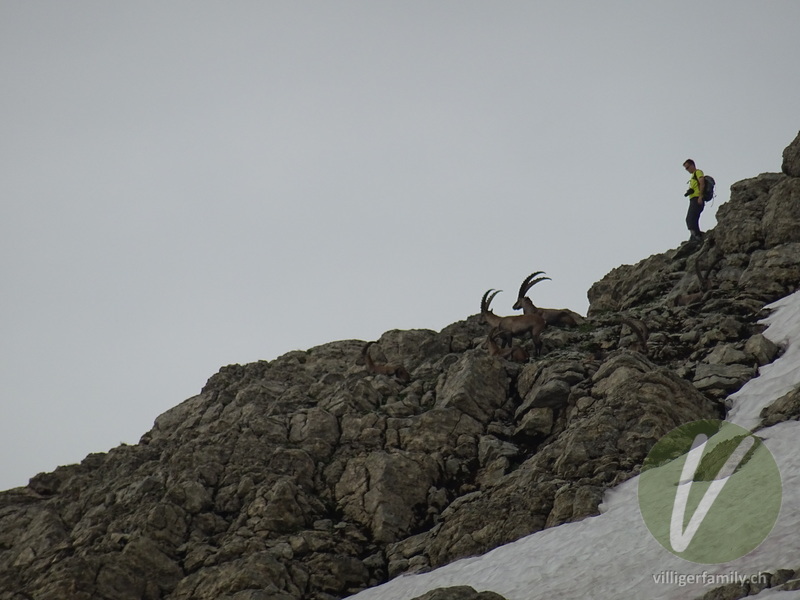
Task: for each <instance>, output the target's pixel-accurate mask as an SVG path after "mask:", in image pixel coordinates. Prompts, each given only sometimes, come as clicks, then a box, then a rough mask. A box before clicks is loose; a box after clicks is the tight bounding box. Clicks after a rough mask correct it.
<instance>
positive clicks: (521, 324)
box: [481, 284, 547, 356]
mask: <svg viewBox="0 0 800 600" xmlns="http://www.w3.org/2000/svg"><path fill="white" fill-rule="evenodd" d="M531 285H533V284H531ZM501 291H502V290H493V289H492V290H487V291H486V293H485V294H484V295H483V298H481V316H482V317H483V320H484V321H486V322H487V323H488V324H489V325H490V326H491V327H493V328H497V331H498V333H499V334H501V335H503V336H505V337H506V338H507V339H509V341H510V339H511V337H512V336H515V335H524V334H526V333H529V334H530V336H531V338H532V339H533V345H534V348H535V349H536V356H539V355H540V354H541V352H542V340H541V334H542V331H544V328H545V327H547V323H546V322H545V320H544V317H542V315H541V314H539V312H532V313H524V314H521V315H511V316H509V317H498V316H497V315H496V314H494V313H493V312H492V311H491V310H489V305H490V304H491V303H492V300H493V299H494V297H495V296H496V295H497V294H499V293H500V292H501ZM490 294H491V295H490ZM520 300H521V299H519V298H518V299H517V302H520ZM509 345H510V344H509Z"/></svg>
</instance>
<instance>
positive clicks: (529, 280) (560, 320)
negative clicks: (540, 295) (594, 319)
mask: <svg viewBox="0 0 800 600" xmlns="http://www.w3.org/2000/svg"><path fill="white" fill-rule="evenodd" d="M538 275H544V271H536V273H531V274H530V275H528V276H527V277H526V278H525V280H524V281H523V282H522V285H521V286H519V294H518V295H517V301H516V303H514V306H513V308H514V310H520V309H521V310H522V312H523V313H525V314H532V313H535V312H538V313H539V314H540V315H542V318H543V319H544V320H545V322H546V323H547V324H548V325H578V324H580V322H581V321H583V318H582V317H581V316H580V315H578V314H577V313H574V312H572V311H571V310H567V309H565V308H539V307H538V306H536V305H535V304H534V303H533V301H531V299H530V298H528V297H527V296H526V295H525V294H527V293H528V291H529V290H530V289H531V288H532V287H533V286H534V285H536V284H537V283H539V282H540V281H544V280H545V279H550V278H549V277H539V278H538V279H534V277H537V276H538Z"/></svg>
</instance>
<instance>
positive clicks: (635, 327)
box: [619, 315, 650, 356]
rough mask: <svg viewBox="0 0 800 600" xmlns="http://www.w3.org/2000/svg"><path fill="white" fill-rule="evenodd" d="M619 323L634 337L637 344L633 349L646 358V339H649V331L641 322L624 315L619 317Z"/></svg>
mask: <svg viewBox="0 0 800 600" xmlns="http://www.w3.org/2000/svg"><path fill="white" fill-rule="evenodd" d="M619 320H620V322H621V323H623V324H625V325H627V326H628V327H629V328H630V330H631V331H632V332H633V334H634V335H635V336H636V340H637V344H636V345H635V346H634V347H633V349H638V350H639V352H641V353H642V354H644V355H645V356H647V338H649V337H650V330H649V329H648V328H647V325H645V324H644V323H643V322H642V321H640V320H638V319H634V318H631V317H628V316H625V315H619Z"/></svg>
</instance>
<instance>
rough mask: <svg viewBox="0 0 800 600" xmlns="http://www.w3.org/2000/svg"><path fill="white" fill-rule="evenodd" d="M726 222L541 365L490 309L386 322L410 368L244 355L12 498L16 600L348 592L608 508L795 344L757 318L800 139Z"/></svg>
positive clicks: (552, 347) (622, 296)
mask: <svg viewBox="0 0 800 600" xmlns="http://www.w3.org/2000/svg"><path fill="white" fill-rule="evenodd" d="M717 220H718V225H717V227H716V228H715V230H714V231H713V232H710V233H709V235H708V236H707V239H706V242H705V244H704V246H703V247H702V248H701V249H697V248H691V247H688V246H686V245H684V246H681V247H680V248H678V249H676V250H671V251H668V252H665V253H663V254H659V255H654V256H651V257H649V258H647V259H645V260H642V261H640V262H639V263H637V264H635V265H625V266H621V267H619V268H617V269H615V270H613V271H612V272H611V273H609V274H608V275H607V276H606V277H605V278H603V279H602V280H601V281H599V282H597V283H596V284H595V285H594V286H592V288H591V289H590V290H589V299H590V309H589V314H588V315H587V317H588V318H587V319H586V320H585V322H583V323H581V324H580V325H578V326H572V327H552V326H551V327H549V328H548V329H547V330H546V331H545V333H544V334H543V336H542V339H543V342H544V352H543V354H542V356H541V357H540V358H538V359H533V360H531V361H529V362H527V363H524V364H517V363H512V362H508V361H506V360H503V359H500V358H498V357H496V356H491V355H490V354H489V353H488V352H487V349H486V347H485V341H486V334H487V326H486V325H485V324H484V323H483V321H482V319H481V318H480V316H479V315H475V316H472V317H469V318H467V319H466V320H463V321H460V322H457V323H454V324H453V325H450V326H449V327H446V328H445V329H444V330H442V331H440V332H434V331H428V330H412V331H390V332H387V333H385V334H384V335H383V336H382V337H381V339H380V340H378V343H377V344H375V345H374V346H373V347H372V348H371V349H370V351H371V353H372V356H373V357H374V359H375V361H376V362H377V363H379V364H383V363H386V362H388V363H393V364H395V365H400V364H402V365H403V366H404V367H405V369H406V371H407V372H408V375H409V376H408V377H403V376H402V374H400V375H401V376H392V375H385V374H380V373H373V372H370V371H368V370H367V369H366V368H365V366H364V364H363V362H364V361H363V358H362V349H363V346H364V342H362V341H357V340H347V341H339V342H332V343H329V344H325V345H323V346H319V347H317V348H312V349H310V350H307V351H304V352H300V351H297V352H290V353H288V354H286V355H284V356H281V357H280V358H278V359H276V360H273V361H270V362H258V363H253V364H248V365H231V366H228V367H225V368H223V369H221V370H220V372H219V373H217V374H216V375H214V376H212V377H211V378H210V379H209V381H208V383H207V384H206V385H205V387H204V388H203V390H202V391H201V393H200V394H199V395H197V396H195V397H193V398H190V399H188V400H186V401H185V402H183V403H182V404H180V405H178V406H176V407H175V408H173V409H171V410H170V411H167V412H166V413H164V414H163V415H161V416H159V417H158V418H157V419H156V421H155V424H154V427H153V429H152V430H151V431H149V432H148V433H146V434H145V435H144V436H143V437H142V439H141V441H140V442H139V444H137V445H135V446H120V447H118V448H115V449H113V450H111V451H110V452H108V453H105V454H94V455H90V456H88V457H87V458H86V459H85V460H84V461H83V462H82V463H80V464H78V465H71V466H66V467H60V468H59V469H57V470H56V471H54V472H53V473H43V474H39V475H37V476H35V477H33V478H32V479H31V480H30V483H29V485H28V486H27V487H24V488H18V489H15V490H9V491H6V492H2V493H0V600H11V599H14V600H22V599H23V598H36V599H37V600H50V599H52V600H56V599H58V600H61V599H64V598H70V599H75V600H80V599H90V598H91V599H97V598H103V599H108V600H128V599H130V600H140V599H147V600H151V599H152V600H155V599H169V600H179V599H180V600H183V599H189V598H192V599H198V600H202V599H212V598H213V599H217V598H230V599H236V600H265V599H274V600H290V599H301V598H302V599H319V600H323V599H334V598H341V597H345V596H347V595H349V594H352V593H354V592H355V591H358V590H360V589H363V588H365V587H368V586H372V585H375V584H377V583H380V582H383V581H385V580H386V579H387V578H392V577H395V576H397V575H399V574H402V573H407V572H413V571H419V570H424V569H428V568H431V567H436V566H438V565H442V564H445V563H447V562H450V561H452V560H455V559H457V558H460V557H464V556H468V555H472V554H477V553H482V552H485V551H487V550H489V549H491V548H493V547H496V546H498V545H500V544H503V543H506V542H509V541H512V540H515V539H517V538H519V537H521V536H524V535H527V534H529V533H532V532H535V531H538V530H541V529H543V528H546V527H554V526H557V525H559V524H562V523H565V522H568V521H572V520H577V519H581V518H583V517H586V516H588V515H593V514H596V513H597V506H598V504H599V502H600V500H601V498H602V495H603V492H604V491H605V490H606V489H607V488H609V487H610V486H613V485H615V484H617V483H620V482H622V481H624V480H626V479H628V478H630V477H632V476H633V475H635V474H636V473H637V472H638V469H639V466H640V465H641V463H642V461H643V459H644V457H645V456H646V454H647V452H648V450H649V449H650V447H651V446H652V445H653V444H654V443H655V441H656V440H658V439H659V438H660V437H661V436H663V435H664V434H666V433H667V432H669V431H670V430H671V429H673V428H674V427H676V426H677V425H679V424H681V423H685V422H687V421H691V420H695V419H700V418H707V417H718V416H720V415H722V414H724V411H725V406H724V399H725V398H726V397H727V395H728V394H730V393H732V392H733V391H735V390H736V389H738V388H739V387H740V386H741V385H743V384H744V383H745V382H746V381H747V380H748V379H750V378H751V377H753V375H755V373H756V372H757V369H758V367H759V365H763V364H766V363H768V362H770V361H771V360H772V359H773V358H774V357H775V356H776V355H777V353H778V352H779V351H780V349H779V348H777V347H775V346H774V345H773V344H772V343H771V342H769V341H768V340H767V339H766V338H764V337H763V336H762V335H760V326H759V325H758V324H757V321H758V319H759V318H760V317H761V316H763V313H762V307H763V306H764V305H765V304H766V303H769V302H771V301H773V300H776V299H778V298H781V297H783V296H785V295H786V294H788V293H790V292H792V291H794V290H795V289H797V287H798V284H800V136H798V138H797V139H795V141H794V142H793V143H792V144H791V145H790V146H789V147H788V148H787V149H786V150H785V151H784V160H783V165H782V173H767V174H763V175H760V176H758V177H755V178H752V179H747V180H744V181H741V182H739V183H736V184H734V185H733V186H732V188H731V199H730V201H729V202H727V203H725V204H723V205H721V206H720V207H719V210H718V212H717ZM524 275H526V274H525V273H522V274H520V277H521V278H522V277H523V276H524ZM476 300H477V299H476ZM517 343H519V342H517ZM524 343H525V344H528V343H529V342H524ZM529 350H531V351H532V347H530V348H529ZM794 396H797V394H795V395H794ZM794 396H793V397H794ZM799 415H800V410H799V409H798V404H797V401H796V398H795V399H794V400H792V399H791V398H790V399H788V400H787V401H786V402H784V403H782V404H781V407H780V410H779V411H778V410H777V409H775V410H773V411H772V412H771V414H770V415H769V418H770V420H771V421H772V422H775V421H776V420H778V421H779V420H784V419H791V418H794V419H796V418H798V416H799ZM453 594H456V595H453ZM435 597H437V598H439V597H441V598H449V597H452V598H456V597H458V598H461V597H464V598H484V597H485V598H489V597H497V596H496V595H491V596H486V595H479V594H477V593H473V592H472V591H470V590H457V591H452V592H451V591H444V590H443V591H441V593H439V595H438V596H435Z"/></svg>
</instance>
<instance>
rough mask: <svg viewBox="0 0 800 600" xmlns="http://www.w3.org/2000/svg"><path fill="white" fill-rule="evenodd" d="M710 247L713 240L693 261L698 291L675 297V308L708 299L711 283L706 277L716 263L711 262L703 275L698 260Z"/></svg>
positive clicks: (708, 242) (706, 244)
mask: <svg viewBox="0 0 800 600" xmlns="http://www.w3.org/2000/svg"><path fill="white" fill-rule="evenodd" d="M712 245H713V240H712V241H707V243H704V244H703V247H702V249H701V250H700V252H699V254H698V255H697V257H696V258H695V259H694V272H695V275H697V285H698V287H699V288H700V289H699V290H698V291H697V292H693V293H691V294H681V295H680V296H677V297H676V298H675V301H674V303H675V306H689V305H691V304H694V303H696V302H703V301H705V300H706V299H707V298H708V296H709V294H710V292H711V283H710V282H709V279H708V277H709V275H710V274H711V269H713V268H714V265H715V264H716V262H717V261H712V262H711V264H710V265H709V266H708V268H707V269H706V272H705V273H703V267H702V265H701V263H700V259H701V258H702V257H703V256H704V255H705V254H706V253H707V252H708V249H709V247H710V246H712ZM717 260H719V259H717Z"/></svg>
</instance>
